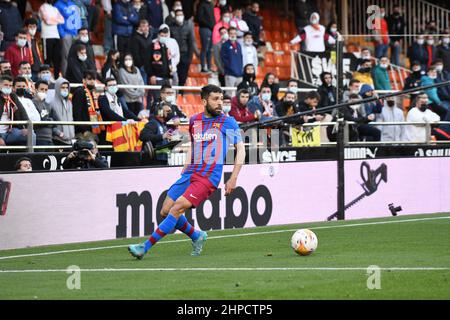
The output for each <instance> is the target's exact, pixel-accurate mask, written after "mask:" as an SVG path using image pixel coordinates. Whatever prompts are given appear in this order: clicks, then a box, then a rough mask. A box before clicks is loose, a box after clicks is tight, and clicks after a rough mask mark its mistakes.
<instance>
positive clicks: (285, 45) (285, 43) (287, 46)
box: [281, 41, 292, 54]
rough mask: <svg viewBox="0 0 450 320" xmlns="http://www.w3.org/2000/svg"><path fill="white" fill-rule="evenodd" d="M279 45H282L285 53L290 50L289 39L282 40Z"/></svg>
mask: <svg viewBox="0 0 450 320" xmlns="http://www.w3.org/2000/svg"><path fill="white" fill-rule="evenodd" d="M281 46H282V47H283V51H284V52H285V53H286V54H287V53H289V52H291V49H292V47H291V45H290V44H289V41H287V42H283V43H282V44H281Z"/></svg>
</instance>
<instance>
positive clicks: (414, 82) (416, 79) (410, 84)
mask: <svg viewBox="0 0 450 320" xmlns="http://www.w3.org/2000/svg"><path fill="white" fill-rule="evenodd" d="M411 70H412V72H411V74H410V75H409V76H408V77H407V78H406V79H405V86H404V87H403V89H404V90H409V89H414V88H417V87H420V83H421V81H422V76H423V75H424V74H425V71H423V70H422V67H421V65H420V62H419V61H414V62H413V63H412V66H411ZM416 96H417V94H415V93H411V94H410V100H411V101H412V100H414V99H415V97H416Z"/></svg>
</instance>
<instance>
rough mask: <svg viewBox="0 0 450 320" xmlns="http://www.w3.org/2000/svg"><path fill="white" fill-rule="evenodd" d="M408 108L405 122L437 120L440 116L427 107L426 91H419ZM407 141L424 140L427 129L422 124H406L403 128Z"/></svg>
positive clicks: (425, 139)
mask: <svg viewBox="0 0 450 320" xmlns="http://www.w3.org/2000/svg"><path fill="white" fill-rule="evenodd" d="M412 106H413V107H412V108H410V109H409V112H408V115H407V117H406V122H437V121H440V117H439V116H438V115H437V114H436V113H434V112H433V111H431V110H430V108H429V107H428V96H427V94H426V93H424V92H422V93H420V94H419V95H418V96H417V97H416V99H415V101H414V102H413V104H412ZM405 137H406V140H407V141H413V142H426V141H427V138H428V137H427V129H426V127H425V126H424V125H415V124H414V125H408V126H406V129H405Z"/></svg>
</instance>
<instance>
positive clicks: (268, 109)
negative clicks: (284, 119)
mask: <svg viewBox="0 0 450 320" xmlns="http://www.w3.org/2000/svg"><path fill="white" fill-rule="evenodd" d="M271 98H272V92H271V90H270V87H269V86H268V85H266V84H262V85H261V90H260V92H259V95H257V96H254V97H253V98H251V99H250V101H249V103H248V109H249V110H250V111H251V112H252V113H253V114H254V115H255V116H257V113H258V112H259V113H261V116H260V117H259V118H260V120H262V121H265V120H269V119H271V118H273V117H276V116H277V114H276V111H275V105H274V103H273V102H272V100H271Z"/></svg>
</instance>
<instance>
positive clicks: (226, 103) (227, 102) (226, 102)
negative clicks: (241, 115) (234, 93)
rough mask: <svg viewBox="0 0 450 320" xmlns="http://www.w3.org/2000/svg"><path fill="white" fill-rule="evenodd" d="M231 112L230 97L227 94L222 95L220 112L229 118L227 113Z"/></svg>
mask: <svg viewBox="0 0 450 320" xmlns="http://www.w3.org/2000/svg"><path fill="white" fill-rule="evenodd" d="M230 111H231V97H230V96H229V95H227V94H224V95H223V104H222V112H223V113H224V114H225V115H226V116H229V113H230Z"/></svg>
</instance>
